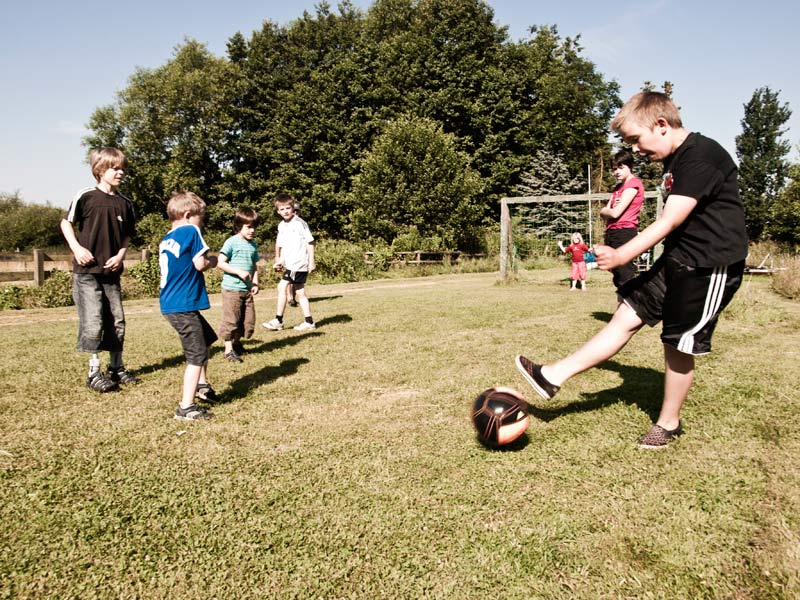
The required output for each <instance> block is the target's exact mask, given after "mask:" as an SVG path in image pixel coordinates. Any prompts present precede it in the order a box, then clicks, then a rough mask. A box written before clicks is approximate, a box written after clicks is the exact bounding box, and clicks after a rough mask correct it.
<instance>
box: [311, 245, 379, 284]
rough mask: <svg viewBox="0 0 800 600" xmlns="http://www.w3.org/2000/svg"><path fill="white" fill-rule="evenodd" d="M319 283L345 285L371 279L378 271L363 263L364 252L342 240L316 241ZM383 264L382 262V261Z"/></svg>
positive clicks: (357, 246) (359, 247) (315, 253)
mask: <svg viewBox="0 0 800 600" xmlns="http://www.w3.org/2000/svg"><path fill="white" fill-rule="evenodd" d="M314 255H315V261H316V263H317V270H316V276H317V277H318V278H319V279H318V280H319V282H320V283H334V282H339V283H345V282H349V281H359V280H363V279H372V278H373V277H374V273H375V272H376V271H378V269H377V268H376V267H370V266H369V265H367V264H366V263H365V262H364V250H363V248H361V246H359V245H358V244H354V243H353V242H346V241H343V240H318V241H317V243H316V249H315V252H314ZM382 262H383V261H382Z"/></svg>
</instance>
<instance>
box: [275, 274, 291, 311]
mask: <svg viewBox="0 0 800 600" xmlns="http://www.w3.org/2000/svg"><path fill="white" fill-rule="evenodd" d="M288 287H289V282H288V281H286V280H285V279H281V280H280V283H278V305H277V307H276V308H275V314H276V315H280V316H281V317H282V316H283V311H285V310H286V289H287V288H288Z"/></svg>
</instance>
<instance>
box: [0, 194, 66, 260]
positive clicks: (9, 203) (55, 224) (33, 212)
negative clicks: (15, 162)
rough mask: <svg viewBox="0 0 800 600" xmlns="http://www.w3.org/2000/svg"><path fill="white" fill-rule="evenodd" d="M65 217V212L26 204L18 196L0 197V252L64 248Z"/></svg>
mask: <svg viewBox="0 0 800 600" xmlns="http://www.w3.org/2000/svg"><path fill="white" fill-rule="evenodd" d="M63 216H64V210H63V209H60V208H55V207H53V206H42V205H36V204H25V203H24V202H22V200H21V199H20V198H19V196H18V195H17V194H14V195H10V196H9V195H7V194H0V231H2V232H3V235H2V236H0V252H14V251H15V250H20V251H25V250H30V249H32V248H52V247H54V246H59V245H62V244H63V243H64V238H63V237H62V235H61V227H60V223H61V219H62V217H63Z"/></svg>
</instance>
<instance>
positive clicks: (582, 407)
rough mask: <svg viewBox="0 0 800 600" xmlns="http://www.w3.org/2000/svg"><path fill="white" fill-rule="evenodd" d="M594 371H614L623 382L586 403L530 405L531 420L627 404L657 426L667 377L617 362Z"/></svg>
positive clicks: (585, 396) (588, 396)
mask: <svg viewBox="0 0 800 600" xmlns="http://www.w3.org/2000/svg"><path fill="white" fill-rule="evenodd" d="M595 369H603V370H605V371H613V372H614V373H618V374H619V376H620V377H621V378H622V383H621V384H620V385H618V386H617V387H614V388H610V389H607V390H602V391H600V392H596V393H591V394H582V396H583V398H585V400H581V401H578V402H572V403H570V404H567V405H565V406H561V407H558V408H541V407H538V406H536V405H534V404H531V403H530V402H529V403H528V407H529V412H530V414H531V416H533V417H536V418H537V419H539V420H541V421H545V422H550V421H553V420H555V419H557V418H559V417H563V416H566V415H571V414H575V413H582V412H588V411H591V410H598V409H600V408H603V407H604V406H610V405H612V404H617V403H618V402H624V403H625V404H628V405H634V406H637V407H638V408H639V410H641V411H642V412H644V413H645V414H647V415H648V416H649V417H650V420H651V421H653V422H654V423H655V421H656V420H657V419H658V413H659V411H660V410H661V398H662V395H663V392H664V374H663V373H661V372H660V371H656V370H655V369H650V368H644V367H632V366H628V365H621V364H620V363H618V362H615V361H606V362H604V363H603V364H601V365H598V366H597V367H595Z"/></svg>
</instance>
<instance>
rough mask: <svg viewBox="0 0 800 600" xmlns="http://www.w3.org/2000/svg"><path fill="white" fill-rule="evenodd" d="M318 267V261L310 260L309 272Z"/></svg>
mask: <svg viewBox="0 0 800 600" xmlns="http://www.w3.org/2000/svg"><path fill="white" fill-rule="evenodd" d="M316 268H317V263H315V262H313V261H312V262H310V263H308V272H309V273H311V272H312V271H314V270H315V269H316Z"/></svg>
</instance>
